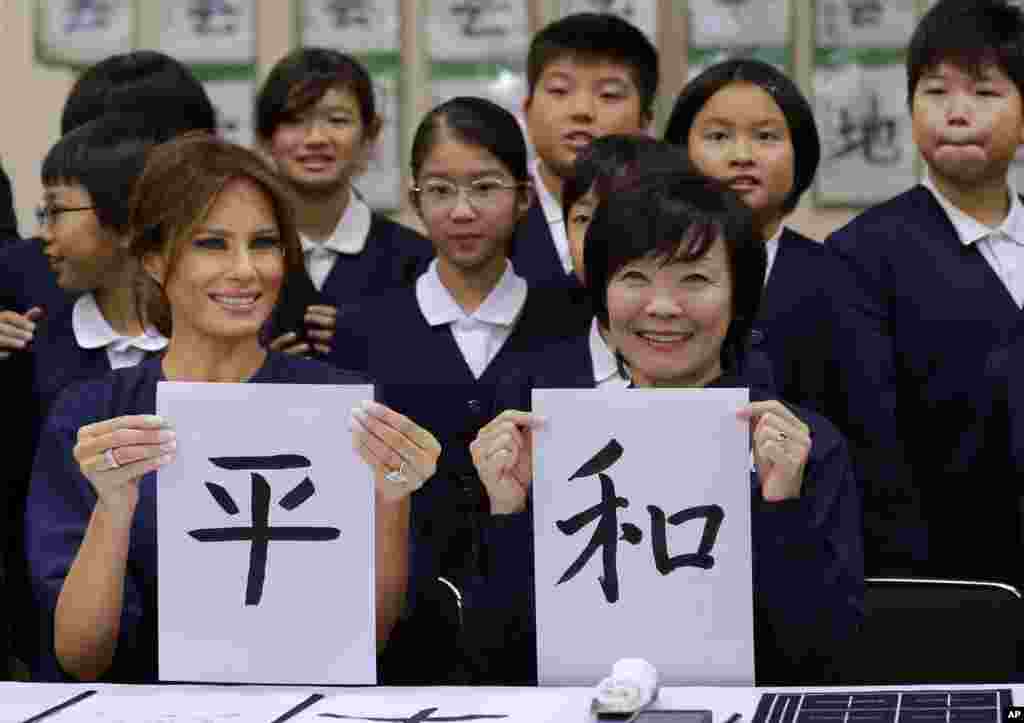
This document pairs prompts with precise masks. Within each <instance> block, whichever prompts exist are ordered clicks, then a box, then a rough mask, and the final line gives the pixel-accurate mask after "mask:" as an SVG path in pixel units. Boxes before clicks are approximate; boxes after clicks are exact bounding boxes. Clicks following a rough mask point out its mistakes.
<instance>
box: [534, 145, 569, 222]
mask: <svg viewBox="0 0 1024 723" xmlns="http://www.w3.org/2000/svg"><path fill="white" fill-rule="evenodd" d="M531 170H532V175H533V188H534V191H535V192H536V194H537V200H538V201H540V208H541V210H542V211H543V212H544V220H545V221H547V222H548V223H549V224H552V223H555V222H556V221H562V222H564V221H565V216H564V214H563V213H562V203H561V201H559V200H558V199H557V198H555V197H554V196H553V195H552V194H551V191H549V190H548V187H547V185H545V183H544V176H543V175H541V172H540V159H539V158H537V159H536V160H534V162H533V168H532V169H531Z"/></svg>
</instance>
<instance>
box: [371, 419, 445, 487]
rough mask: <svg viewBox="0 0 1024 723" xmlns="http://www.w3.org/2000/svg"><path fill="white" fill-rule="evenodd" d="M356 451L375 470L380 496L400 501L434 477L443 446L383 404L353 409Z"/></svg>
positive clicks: (427, 432)
mask: <svg viewBox="0 0 1024 723" xmlns="http://www.w3.org/2000/svg"><path fill="white" fill-rule="evenodd" d="M351 424H352V448H353V449H355V451H356V452H357V453H358V454H359V456H360V457H361V458H362V460H363V461H364V462H366V464H368V465H369V466H370V468H371V469H372V470H373V477H374V483H375V486H376V490H377V496H378V497H380V498H381V499H382V500H384V501H386V502H397V501H399V500H401V499H403V498H404V497H407V496H408V495H410V494H412V493H413V492H415V491H416V490H418V489H419V488H420V487H422V486H423V484H424V483H425V482H426V481H427V480H428V479H430V478H431V477H433V476H434V472H435V471H437V460H438V458H439V457H440V456H441V444H440V442H438V441H437V438H436V437H434V435H433V434H431V433H430V432H429V431H427V430H426V429H424V428H423V427H421V426H419V425H418V424H416V423H415V422H414V421H412V420H411V419H409V418H408V417H406V416H405V415H402V414H399V413H398V412H396V411H394V410H392V409H389V408H388V407H386V406H384V405H383V404H379V403H377V402H371V401H366V402H363V403H362V404H361V405H360V406H358V407H356V408H355V409H353V410H352V418H351Z"/></svg>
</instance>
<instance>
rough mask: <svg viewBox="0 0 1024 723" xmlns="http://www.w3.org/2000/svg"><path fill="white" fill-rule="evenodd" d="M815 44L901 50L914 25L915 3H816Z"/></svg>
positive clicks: (821, 0) (909, 0)
mask: <svg viewBox="0 0 1024 723" xmlns="http://www.w3.org/2000/svg"><path fill="white" fill-rule="evenodd" d="M815 6H816V8H817V28H818V37H817V44H818V46H819V47H829V48H902V47H904V46H905V45H906V44H907V41H908V40H910V35H911V34H912V33H913V32H914V26H915V25H916V24H917V12H916V8H915V7H914V6H915V0H884V1H883V0H873V1H872V0H867V1H864V0H861V1H860V2H857V1H856V0H854V1H852V2H851V0H818V2H817V3H816V4H815Z"/></svg>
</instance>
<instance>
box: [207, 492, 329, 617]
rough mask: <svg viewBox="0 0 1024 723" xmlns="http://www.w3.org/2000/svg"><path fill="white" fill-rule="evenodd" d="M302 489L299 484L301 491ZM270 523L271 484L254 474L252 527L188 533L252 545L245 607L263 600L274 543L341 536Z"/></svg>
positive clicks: (320, 529) (326, 530) (215, 539)
mask: <svg viewBox="0 0 1024 723" xmlns="http://www.w3.org/2000/svg"><path fill="white" fill-rule="evenodd" d="M301 486H302V485H301V484H300V485H299V487H301ZM310 487H312V483H310ZM211 492H212V490H211ZM214 497H216V494H215V495H214ZM305 499H308V497H306V498H305ZM269 522H270V483H269V482H267V480H266V478H265V477H264V476H263V475H261V474H258V473H256V472H253V473H252V527H218V528H210V527H207V528H202V529H198V530H189V532H188V534H189V536H190V537H192V538H193V539H195V540H198V541H199V542H239V541H247V542H251V543H252V545H251V547H250V548H249V575H248V578H247V581H246V586H245V604H246V605H259V604H260V600H262V599H263V585H264V583H265V581H266V575H267V554H268V551H269V547H270V542H271V540H288V541H293V542H327V541H330V540H336V539H338V537H340V536H341V530H339V529H338V528H336V527H271V526H270V524H269Z"/></svg>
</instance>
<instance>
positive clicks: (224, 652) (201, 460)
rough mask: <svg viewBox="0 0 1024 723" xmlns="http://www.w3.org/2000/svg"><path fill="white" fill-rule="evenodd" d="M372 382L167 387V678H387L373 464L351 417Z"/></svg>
mask: <svg viewBox="0 0 1024 723" xmlns="http://www.w3.org/2000/svg"><path fill="white" fill-rule="evenodd" d="M371 396H372V394H371V387H369V386H363V385H358V386H327V385H315V384H200V383H180V382H174V383H169V382H161V383H160V384H159V385H158V387H157V410H158V414H160V415H162V416H163V417H164V418H166V419H167V420H168V421H169V422H170V424H171V425H172V426H173V428H174V429H175V430H176V432H177V435H178V450H177V457H176V458H175V460H174V462H172V463H171V464H170V465H168V466H167V467H165V468H162V469H161V470H160V471H159V472H158V495H157V551H158V565H159V570H160V573H159V577H158V594H157V604H158V609H159V611H160V614H159V626H160V629H159V636H160V637H159V651H160V653H159V672H160V678H161V680H189V681H203V682H244V683H288V684H302V683H306V684H332V683H339V684H340V683H347V684H357V683H360V684H362V683H374V682H375V681H376V639H375V638H376V626H375V605H374V585H375V583H374V580H375V578H374V557H373V549H374V548H373V539H374V537H373V529H374V527H373V520H374V512H373V510H374V492H373V481H372V476H371V473H370V470H369V468H368V467H367V466H366V465H365V464H364V463H363V462H362V460H360V459H359V458H358V457H357V455H356V453H355V452H354V451H353V449H352V444H351V441H350V436H349V435H350V432H349V430H348V418H349V415H350V413H351V409H352V408H353V407H354V406H355V405H357V404H358V403H359V402H360V401H361V400H364V399H369V398H371Z"/></svg>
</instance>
